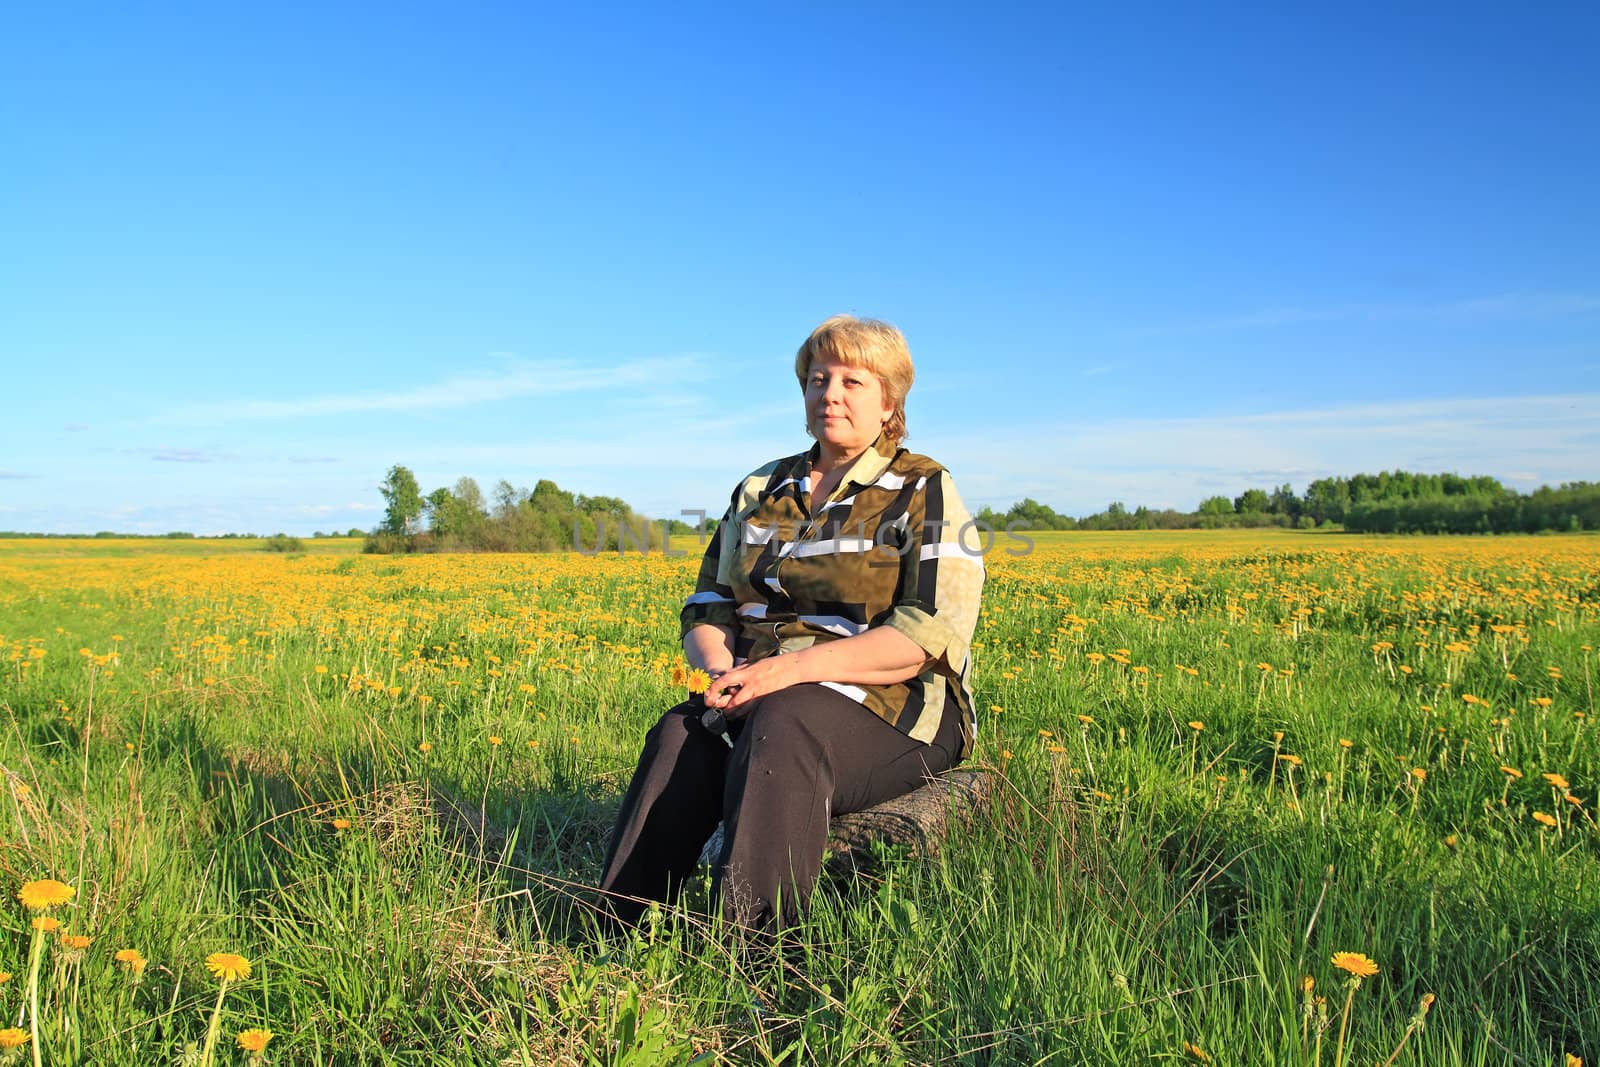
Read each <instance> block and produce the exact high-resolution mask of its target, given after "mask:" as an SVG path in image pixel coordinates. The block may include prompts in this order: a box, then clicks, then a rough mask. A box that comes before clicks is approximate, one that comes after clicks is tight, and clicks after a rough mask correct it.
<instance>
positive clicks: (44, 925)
mask: <svg viewBox="0 0 1600 1067" xmlns="http://www.w3.org/2000/svg"><path fill="white" fill-rule="evenodd" d="M33 928H34V929H35V930H38V931H40V932H41V933H46V934H53V933H55V932H56V931H57V930H59V929H61V920H60V919H57V918H56V917H54V916H53V915H35V916H34V917H33Z"/></svg>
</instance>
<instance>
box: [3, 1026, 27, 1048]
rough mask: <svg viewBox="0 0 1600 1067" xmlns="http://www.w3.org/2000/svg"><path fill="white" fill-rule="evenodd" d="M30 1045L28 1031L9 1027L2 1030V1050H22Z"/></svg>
mask: <svg viewBox="0 0 1600 1067" xmlns="http://www.w3.org/2000/svg"><path fill="white" fill-rule="evenodd" d="M27 1043H28V1031H26V1030H19V1029H17V1028H16V1027H15V1026H8V1027H6V1028H5V1029H4V1030H0V1049H16V1048H21V1047H22V1046H23V1045H26V1044H27Z"/></svg>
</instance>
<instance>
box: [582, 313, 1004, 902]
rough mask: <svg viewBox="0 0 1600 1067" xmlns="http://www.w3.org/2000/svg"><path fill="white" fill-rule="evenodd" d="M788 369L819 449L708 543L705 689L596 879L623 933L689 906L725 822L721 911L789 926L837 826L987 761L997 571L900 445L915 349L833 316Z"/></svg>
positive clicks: (666, 742)
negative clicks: (981, 688)
mask: <svg viewBox="0 0 1600 1067" xmlns="http://www.w3.org/2000/svg"><path fill="white" fill-rule="evenodd" d="M795 375H796V377H797V378H798V379H799V381H800V385H801V388H802V390H803V391H804V395H805V412H806V429H807V432H809V433H810V434H811V436H812V437H814V438H816V443H815V444H814V445H812V447H811V449H810V450H809V451H807V452H803V453H801V454H799V455H795V456H789V457H786V458H784V459H780V460H777V461H776V462H773V463H768V464H767V465H766V466H764V467H761V468H760V469H759V470H756V471H755V472H753V473H752V474H750V475H749V476H748V477H746V478H745V479H744V480H743V481H742V482H740V483H739V485H738V486H737V487H736V488H735V489H734V491H733V498H732V501H731V502H730V504H729V506H728V510H727V512H726V514H724V515H723V517H722V521H721V524H720V525H719V526H718V527H717V530H716V533H715V535H714V536H713V537H712V538H711V540H710V543H709V545H708V546H707V549H706V554H705V559H704V560H703V562H702V563H701V566H700V576H699V580H698V582H697V583H696V585H695V591H694V594H693V595H692V596H690V597H689V599H688V601H687V602H686V603H685V605H684V608H683V614H682V632H683V650H684V656H685V657H686V658H687V660H688V662H689V665H690V666H691V667H692V668H697V669H700V670H703V671H705V672H706V674H707V675H708V676H709V677H710V679H711V681H710V686H709V689H708V690H707V692H706V693H705V695H704V697H703V698H702V699H691V700H689V701H687V702H685V703H684V704H680V705H678V706H677V707H675V708H673V709H671V710H670V711H668V712H667V713H666V714H665V715H663V716H662V718H661V721H660V722H658V723H656V725H655V726H654V727H653V728H652V729H651V730H650V732H649V733H648V734H647V735H646V738H645V746H644V752H643V754H642V755H641V756H640V759H639V766H638V769H637V770H636V771H635V772H634V777H633V781H632V783H631V784H630V785H629V787H628V792H627V796H626V797H625V798H624V800H623V803H622V811H621V813H620V815H619V816H618V819H617V826H616V831H615V833H614V834H613V836H612V843H611V851H610V854H609V855H608V856H607V858H606V864H605V873H604V876H603V877H602V880H601V889H602V890H603V891H604V892H605V894H607V896H606V898H605V899H606V900H607V902H608V903H609V904H610V906H611V908H612V911H613V913H614V914H615V915H616V916H617V918H619V919H621V920H622V921H624V922H630V923H631V922H634V921H636V920H637V919H638V917H639V915H640V913H641V912H642V910H643V909H644V907H645V906H646V904H647V902H648V901H651V900H659V901H670V900H672V899H673V898H674V897H675V896H676V893H677V891H678V888H679V886H680V885H681V884H682V882H683V881H684V879H686V878H688V877H689V876H690V875H691V874H692V873H693V871H694V868H695V864H696V862H697V860H698V858H699V854H700V850H701V848H702V847H703V846H704V844H705V842H706V840H707V838H709V837H710V835H711V833H712V831H713V830H715V829H716V826H717V822H718V821H719V820H721V821H723V822H724V824H725V825H724V833H723V839H722V840H723V845H722V854H721V855H720V856H719V857H718V858H717V863H716V868H715V871H714V879H715V882H716V885H717V887H718V888H719V889H720V892H721V897H722V908H723V913H724V914H725V915H726V916H727V917H728V918H730V919H731V920H733V921H735V922H737V923H739V924H742V925H745V926H749V927H754V928H759V929H770V928H771V927H773V926H774V925H787V924H789V923H791V922H792V921H793V920H794V919H795V918H797V917H798V915H799V912H800V909H801V908H802V907H803V906H804V904H805V901H806V898H807V897H808V896H809V894H810V891H811V888H812V886H813V884H814V883H815V881H816V877H817V873H818V870H819V869H820V866H821V861H822V852H823V849H824V847H825V845H826V843H827V838H828V820H829V818H830V817H831V816H833V815H841V814H844V813H847V812H851V811H859V810H861V809H863V808H868V807H871V806H872V805H874V804H877V803H880V802H882V801H885V800H888V799H890V798H892V797H895V796H899V795H900V794H902V793H906V792H909V791H910V790H912V789H915V788H916V787H917V786H919V785H921V784H922V782H923V781H924V780H925V779H927V778H928V777H929V776H931V775H937V774H940V773H942V772H943V771H946V770H948V769H949V768H951V767H953V766H955V765H956V764H957V763H959V762H960V761H961V760H962V759H964V758H965V757H966V756H967V754H968V753H969V752H970V750H971V747H972V738H973V714H972V693H971V690H970V688H969V685H968V678H969V675H970V667H971V664H970V660H969V657H968V646H969V645H970V643H971V640H972V632H973V627H974V626H975V625H976V623H977V617H978V600H979V594H980V593H981V591H982V588H983V560H982V557H981V555H980V554H979V551H980V550H979V549H978V548H977V547H973V548H972V549H968V548H966V547H965V546H964V545H963V544H962V541H961V540H960V537H961V534H962V532H963V527H965V526H966V525H967V524H968V523H969V522H970V517H969V516H968V514H967V511H966V509H965V508H964V507H963V506H962V503H961V499H960V497H958V496H957V495H956V491H955V486H954V485H953V484H952V483H951V480H950V475H949V474H948V473H947V472H946V471H945V470H944V468H943V467H941V466H939V464H937V463H935V462H934V461H933V460H931V459H928V458H927V457H926V456H920V455H917V454H915V453H913V452H909V451H907V450H905V449H904V448H901V447H899V442H900V441H901V440H902V439H903V438H904V437H905V434H906V417H905V398H906V393H907V391H908V390H909V389H910V388H911V381H912V366H911V354H910V352H909V351H908V350H907V348H906V342H905V338H904V337H903V336H901V334H900V331H898V330H896V329H895V328H894V327H893V326H890V325H888V324H886V323H882V322H876V321H873V320H869V319H857V318H854V317H851V316H844V315H841V316H836V317H834V318H831V319H829V320H828V321H826V322H824V323H823V324H822V325H821V326H818V327H817V328H816V330H814V331H813V332H812V334H811V336H810V337H808V338H807V339H806V342H805V344H803V345H801V346H800V350H799V352H798V353H797V354H796V356H795ZM966 533H967V534H968V537H969V540H973V541H976V540H977V539H976V538H972V537H971V531H970V530H968V531H966ZM713 712H720V713H721V716H722V718H723V719H724V720H725V725H724V722H722V721H718V717H717V716H716V715H715V714H711V713H713ZM703 716H704V718H705V719H706V722H703V721H702V717H703Z"/></svg>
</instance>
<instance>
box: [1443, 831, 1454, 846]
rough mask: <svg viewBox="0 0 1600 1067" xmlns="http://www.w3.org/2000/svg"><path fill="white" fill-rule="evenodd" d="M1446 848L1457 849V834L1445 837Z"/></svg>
mask: <svg viewBox="0 0 1600 1067" xmlns="http://www.w3.org/2000/svg"><path fill="white" fill-rule="evenodd" d="M1444 847H1445V848H1455V847H1456V835H1455V834H1445V835H1444Z"/></svg>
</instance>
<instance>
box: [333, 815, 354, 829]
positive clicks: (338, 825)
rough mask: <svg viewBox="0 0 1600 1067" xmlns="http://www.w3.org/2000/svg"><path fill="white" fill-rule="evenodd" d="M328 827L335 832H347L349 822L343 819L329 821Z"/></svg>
mask: <svg viewBox="0 0 1600 1067" xmlns="http://www.w3.org/2000/svg"><path fill="white" fill-rule="evenodd" d="M328 825H329V826H331V827H333V828H334V829H335V830H348V829H350V820H349V819H344V818H340V819H329V820H328Z"/></svg>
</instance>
